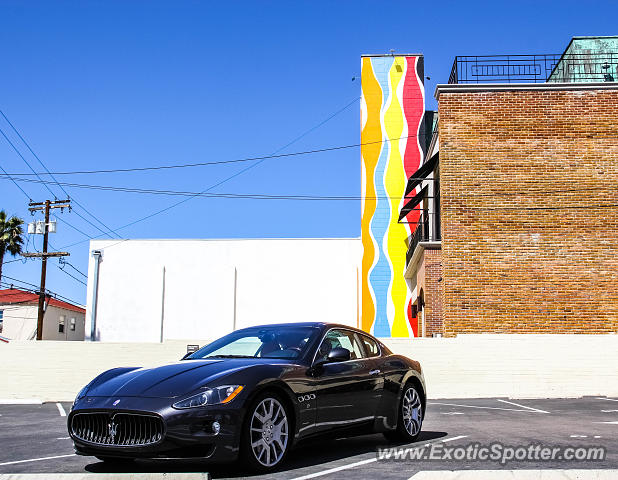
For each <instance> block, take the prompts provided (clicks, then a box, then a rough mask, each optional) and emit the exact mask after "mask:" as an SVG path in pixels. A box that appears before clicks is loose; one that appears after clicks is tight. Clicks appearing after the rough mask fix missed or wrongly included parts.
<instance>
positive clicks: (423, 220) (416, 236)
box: [406, 210, 431, 265]
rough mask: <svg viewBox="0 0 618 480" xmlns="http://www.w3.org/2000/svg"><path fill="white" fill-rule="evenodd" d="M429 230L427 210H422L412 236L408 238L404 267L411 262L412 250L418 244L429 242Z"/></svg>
mask: <svg viewBox="0 0 618 480" xmlns="http://www.w3.org/2000/svg"><path fill="white" fill-rule="evenodd" d="M430 236H431V235H430V228H429V212H428V211H427V210H423V211H422V212H421V217H420V218H419V219H418V222H417V224H416V228H415V229H414V232H413V233H412V235H410V236H409V237H408V240H409V243H408V251H407V252H406V265H408V263H410V260H412V255H414V250H415V249H416V246H417V245H418V243H419V242H428V241H429V240H430Z"/></svg>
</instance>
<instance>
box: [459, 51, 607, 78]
mask: <svg viewBox="0 0 618 480" xmlns="http://www.w3.org/2000/svg"><path fill="white" fill-rule="evenodd" d="M617 80H618V52H609V53H607V52H606V53H565V54H562V55H559V54H549V55H484V56H458V57H455V61H454V62H453V67H452V69H451V75H450V77H449V82H448V83H545V82H565V83H569V82H614V81H617Z"/></svg>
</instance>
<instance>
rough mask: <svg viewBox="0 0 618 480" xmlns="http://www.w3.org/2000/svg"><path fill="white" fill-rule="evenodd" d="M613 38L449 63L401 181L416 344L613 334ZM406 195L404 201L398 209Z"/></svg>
mask: <svg viewBox="0 0 618 480" xmlns="http://www.w3.org/2000/svg"><path fill="white" fill-rule="evenodd" d="M616 79H618V38H616V37H593V38H591V37H575V38H574V39H573V40H572V41H571V43H570V44H569V47H568V48H567V50H566V51H565V53H564V54H562V55H542V56H509V57H502V58H500V57H457V58H456V60H455V63H454V66H453V73H452V74H451V78H450V81H449V84H445V85H438V86H437V88H436V92H435V96H436V98H437V100H438V104H439V107H438V118H439V121H438V127H437V128H436V130H435V132H434V135H433V138H432V142H431V146H430V147H429V150H428V155H427V156H426V161H425V163H424V164H423V165H422V166H421V167H420V169H419V170H418V171H417V172H416V173H414V174H413V175H412V176H411V177H410V179H409V180H408V186H407V188H406V201H407V203H406V205H405V206H404V207H403V209H402V216H404V215H405V213H406V212H407V211H409V210H407V209H413V208H417V209H421V211H422V215H421V218H420V220H419V223H418V225H417V226H416V229H415V230H414V233H413V234H412V235H411V236H410V239H409V249H408V254H407V258H406V271H405V277H406V280H407V282H408V287H409V288H410V289H411V291H413V292H414V294H415V295H414V296H415V297H416V299H415V301H414V303H413V305H412V307H411V308H412V310H413V312H412V313H413V316H414V315H416V318H417V320H418V323H419V329H418V331H419V333H420V332H423V333H422V334H423V335H424V336H431V335H436V334H440V335H444V336H454V335H456V334H458V333H609V332H618V287H617V285H618V254H617V253H618V194H617V193H616V188H617V187H618V82H616ZM408 200H409V201H408Z"/></svg>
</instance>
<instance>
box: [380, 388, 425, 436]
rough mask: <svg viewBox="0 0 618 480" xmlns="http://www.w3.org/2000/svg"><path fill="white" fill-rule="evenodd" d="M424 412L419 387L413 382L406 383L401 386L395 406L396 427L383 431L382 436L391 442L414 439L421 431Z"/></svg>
mask: <svg viewBox="0 0 618 480" xmlns="http://www.w3.org/2000/svg"><path fill="white" fill-rule="evenodd" d="M424 413H425V412H423V401H422V397H421V394H420V391H419V388H418V387H417V386H416V385H414V384H413V383H407V384H406V385H405V386H404V387H403V391H402V392H401V398H400V399H399V406H398V407H397V428H396V429H395V430H391V431H390V432H384V436H385V437H386V438H387V439H388V440H390V441H393V442H407V443H411V442H414V441H416V440H417V439H418V436H419V435H420V433H421V428H422V426H423V416H424Z"/></svg>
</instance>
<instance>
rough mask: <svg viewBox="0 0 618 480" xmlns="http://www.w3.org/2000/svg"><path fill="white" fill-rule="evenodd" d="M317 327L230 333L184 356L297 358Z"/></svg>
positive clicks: (259, 329) (316, 333)
mask: <svg viewBox="0 0 618 480" xmlns="http://www.w3.org/2000/svg"><path fill="white" fill-rule="evenodd" d="M318 333H319V329H318V328H316V327H296V326H285V327H281V326H278V327H256V328H246V329H244V330H238V331H236V332H233V333H230V334H229V335H226V336H225V337H222V338H220V339H219V340H215V341H214V342H212V343H211V344H209V345H206V346H204V347H202V348H200V349H199V350H198V351H197V352H195V353H193V354H192V355H190V356H188V357H187V359H199V358H285V359H295V358H300V357H301V356H302V355H303V354H304V353H305V351H306V349H307V346H308V345H309V344H310V343H311V342H312V341H313V340H314V339H315V337H317V335H318Z"/></svg>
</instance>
